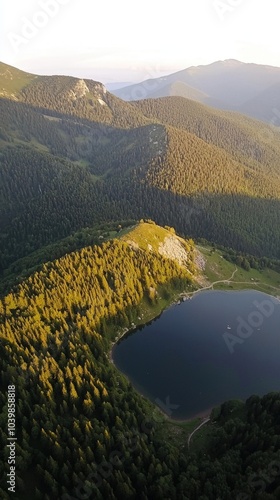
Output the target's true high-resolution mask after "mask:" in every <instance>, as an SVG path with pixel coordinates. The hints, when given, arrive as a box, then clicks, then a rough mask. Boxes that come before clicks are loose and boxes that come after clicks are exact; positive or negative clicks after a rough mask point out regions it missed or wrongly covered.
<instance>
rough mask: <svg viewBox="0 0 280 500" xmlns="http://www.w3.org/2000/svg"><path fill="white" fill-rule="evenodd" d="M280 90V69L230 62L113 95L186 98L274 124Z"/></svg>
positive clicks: (180, 72) (169, 77)
mask: <svg viewBox="0 0 280 500" xmlns="http://www.w3.org/2000/svg"><path fill="white" fill-rule="evenodd" d="M277 86H278V87H277ZM279 86H280V68H277V67H273V66H264V65H260V64H253V63H243V62H240V61H236V60H234V59H228V60H225V61H218V62H215V63H212V64H209V65H205V66H197V67H196V66H192V67H190V68H187V69H184V70H182V71H177V72H176V73H171V74H170V75H166V76H165V77H160V78H154V79H150V80H145V81H144V82H140V83H138V84H135V85H130V86H128V87H125V88H122V89H119V90H114V91H113V93H114V94H115V95H116V96H118V97H120V98H121V99H123V100H126V101H135V100H139V99H148V98H156V97H167V96H182V97H187V98H189V99H193V100H195V101H198V102H201V103H203V104H208V105H209V106H213V107H216V108H219V109H228V110H234V111H239V112H240V113H244V114H247V115H248V116H252V117H254V118H257V119H259V120H264V121H270V120H271V119H272V118H273V108H275V107H276V108H278V109H280V92H276V91H275V92H272V94H270V92H271V91H272V89H273V88H274V89H277V88H279ZM187 89H189V94H188V95H187V92H188V90H187ZM190 89H191V91H190ZM264 95H265V96H266V97H265V99H264Z"/></svg>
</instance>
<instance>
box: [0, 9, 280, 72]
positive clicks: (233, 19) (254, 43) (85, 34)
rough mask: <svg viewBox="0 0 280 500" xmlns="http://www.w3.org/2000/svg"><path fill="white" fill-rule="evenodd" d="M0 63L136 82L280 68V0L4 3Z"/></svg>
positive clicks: (25, 68)
mask: <svg viewBox="0 0 280 500" xmlns="http://www.w3.org/2000/svg"><path fill="white" fill-rule="evenodd" d="M0 6H1V21H0V23H1V25H0V28H1V29H0V33H1V35H0V60H1V61H3V62H5V63H7V64H11V65H14V66H17V67H19V68H20V69H23V70H25V71H30V72H34V73H39V74H71V75H74V76H79V77H89V78H93V79H95V80H100V81H103V82H109V81H136V80H144V79H147V78H153V77H157V76H161V75H162V74H167V73H172V72H174V71H177V70H180V69H184V68H187V67H189V66H193V65H199V64H209V63H211V62H214V61H217V60H223V59H239V60H241V61H243V62H255V63H260V64H270V65H274V66H280V43H279V42H280V40H279V39H280V29H279V19H280V0H172V1H168V2H164V0H141V1H131V0H130V1H128V0H119V1H117V0H107V2H106V1H105V2H101V1H99V2H97V1H94V0H80V1H78V0H11V1H8V0H0Z"/></svg>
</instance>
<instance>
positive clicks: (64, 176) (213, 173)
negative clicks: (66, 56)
mask: <svg viewBox="0 0 280 500" xmlns="http://www.w3.org/2000/svg"><path fill="white" fill-rule="evenodd" d="M6 69H7V71H8V72H11V74H12V78H9V79H7V78H6V77H5V78H4V80H3V82H4V83H3V85H4V86H6V87H5V88H6V94H7V95H8V93H9V92H10V96H12V99H7V95H6V97H5V98H2V99H0V111H1V118H2V120H1V127H0V147H1V152H0V154H1V158H0V162H1V163H0V165H1V168H0V178H1V186H0V216H1V217H0V229H1V236H0V238H1V246H0V261H1V265H0V271H1V270H2V272H3V271H4V270H5V269H6V268H7V267H8V266H9V265H10V264H12V263H13V262H15V261H16V260H17V259H19V258H22V257H24V256H27V255H28V254H30V253H31V252H33V251H35V250H38V249H40V248H43V247H44V246H45V245H49V244H52V243H54V242H59V240H60V239H61V238H65V237H68V236H70V235H71V234H72V233H73V232H75V231H78V230H80V229H82V228H86V227H91V226H93V225H94V224H96V223H100V222H107V221H117V220H125V219H131V218H133V219H140V218H142V217H146V218H152V219H154V220H156V221H157V222H158V223H160V224H163V225H165V224H168V225H171V226H174V227H176V229H177V230H178V231H180V233H181V234H183V235H190V236H194V237H206V238H207V239H208V240H211V241H215V242H218V243H221V244H223V245H225V246H232V247H234V248H236V249H238V250H240V251H245V252H249V253H251V254H255V255H259V256H260V255H267V256H269V257H279V251H280V250H279V248H280V229H279V228H280V211H279V206H280V202H279V195H280V168H279V156H280V147H279V141H278V134H279V133H278V132H277V130H276V129H275V130H274V129H273V130H272V129H271V128H269V133H270V140H269V141H268V140H267V136H266V134H265V133H264V132H266V130H264V128H263V127H264V125H263V124H260V123H259V122H257V121H253V120H251V119H249V118H246V117H243V116H241V115H237V114H234V113H227V112H222V111H217V110H213V109H211V108H209V107H206V106H203V105H201V104H198V103H195V102H193V101H190V100H187V99H184V98H173V97H170V98H162V99H156V100H145V101H140V102H136V103H133V104H129V103H124V102H122V101H121V100H120V99H117V98H116V97H114V96H112V95H110V94H109V93H108V92H106V91H105V89H104V88H103V86H102V84H99V83H96V82H91V81H82V80H79V79H75V78H71V77H56V76H55V77H36V75H35V76H34V75H31V76H30V75H28V74H23V75H22V74H21V73H20V78H21V79H20V82H21V87H20V85H19V83H18V81H17V78H18V77H17V75H18V70H15V69H14V73H13V68H10V67H9V68H6ZM5 71H6V70H5ZM5 71H4V73H5ZM5 74H6V75H7V74H9V75H10V73H5ZM13 74H14V75H15V76H13ZM15 82H17V84H16V87H17V92H16V94H15V93H14V86H15ZM83 82H84V83H83ZM23 101H24V102H23ZM101 101H102V102H101ZM4 274H5V273H4Z"/></svg>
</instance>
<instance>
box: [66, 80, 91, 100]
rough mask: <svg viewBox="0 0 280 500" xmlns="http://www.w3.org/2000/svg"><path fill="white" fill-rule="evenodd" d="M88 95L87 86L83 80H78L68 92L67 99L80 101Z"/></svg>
mask: <svg viewBox="0 0 280 500" xmlns="http://www.w3.org/2000/svg"><path fill="white" fill-rule="evenodd" d="M88 93H89V89H88V86H87V84H86V82H85V81H84V80H78V81H77V83H76V84H75V85H74V87H73V89H71V90H69V93H68V97H69V98H70V99H72V100H74V101H76V99H81V98H82V97H84V96H85V95H86V94H88Z"/></svg>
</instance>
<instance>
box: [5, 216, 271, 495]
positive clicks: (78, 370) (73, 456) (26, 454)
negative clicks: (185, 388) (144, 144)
mask: <svg viewBox="0 0 280 500" xmlns="http://www.w3.org/2000/svg"><path fill="white" fill-rule="evenodd" d="M123 238H124V239H125V240H126V241H124V239H123V240H112V241H108V242H105V243H102V244H100V245H97V246H94V247H87V248H84V249H82V250H81V251H79V252H74V253H71V254H68V255H66V256H65V257H62V258H61V259H59V260H57V261H55V262H53V263H48V264H46V265H44V266H43V268H42V270H41V271H40V272H37V273H35V274H34V275H32V276H31V277H30V278H28V279H27V280H26V281H24V282H23V283H22V284H21V285H19V286H18V287H16V288H14V289H13V290H12V291H11V292H10V293H9V294H7V295H6V296H5V297H4V299H3V300H2V301H0V337H1V343H0V346H1V347H0V349H1V356H0V360H1V361H0V363H1V374H2V377H1V395H0V397H1V401H2V410H1V411H2V413H1V421H2V420H3V421H5V422H6V415H7V407H6V401H7V399H6V388H7V384H9V385H13V384H14V385H16V398H17V439H18V441H17V442H18V446H17V493H16V495H15V498H16V499H18V500H19V499H20V500H25V499H26V500H29V499H30V498H38V499H41V498H44V499H45V500H50V499H53V498H56V499H62V500H69V499H71V500H73V499H75V500H76V499H78V498H84V497H86V496H87V497H88V498H96V499H100V500H103V499H104V498H112V499H129V498H135V499H139V500H140V499H141V500H147V499H151V498H153V499H154V498H155V499H159V500H161V499H162V498H168V499H171V500H172V499H174V500H176V499H183V498H186V497H187V498H189V499H190V500H196V499H197V498H201V499H204V498H205V500H206V499H210V500H212V499H213V500H214V499H217V498H219V497H221V498H223V499H225V500H230V499H231V498H232V496H234V497H238V495H243V496H242V498H243V497H244V495H245V497H246V495H247V496H248V497H249V498H252V495H253V494H255V492H256V491H257V487H259V486H260V485H259V484H258V485H257V484H256V481H257V480H258V479H259V477H260V475H262V473H263V471H266V479H265V481H263V482H262V489H261V492H262V495H265V496H263V497H262V498H267V499H268V500H269V499H270V498H277V494H278V495H279V486H280V484H279V475H278V473H279V465H278V464H279V459H280V457H279V439H280V438H279V425H280V422H279V404H280V400H279V397H280V396H279V393H274V394H270V395H267V396H265V397H263V398H259V397H257V396H254V397H252V398H250V399H249V400H248V401H247V402H246V404H244V403H241V402H233V403H230V402H228V403H225V404H223V405H222V406H221V407H220V408H218V409H217V410H215V412H214V413H213V415H212V417H211V418H212V421H213V424H212V426H211V429H210V431H209V439H208V441H207V444H206V445H205V446H204V447H202V448H201V450H200V451H197V452H195V453H193V452H192V451H191V452H189V451H188V449H187V446H186V440H182V439H181V440H180V441H178V440H177V441H174V433H175V435H178V433H179V432H180V429H178V427H172V426H171V427H170V426H167V423H166V421H165V419H163V418H162V417H161V416H160V414H159V413H158V412H157V411H156V410H155V409H154V408H153V406H152V405H151V404H150V403H149V402H147V401H145V400H144V399H143V398H142V397H141V396H140V395H139V394H137V393H136V391H135V390H134V389H133V388H132V386H131V385H130V383H128V381H127V379H126V378H125V377H124V376H123V375H122V374H120V373H119V372H118V371H117V370H116V369H115V367H114V366H113V365H112V363H110V360H109V348H110V345H111V340H112V339H114V338H115V336H116V335H117V333H118V332H119V329H120V327H121V328H122V327H124V328H125V327H128V326H129V325H131V323H132V322H133V321H137V320H138V317H139V315H140V316H141V315H142V313H143V307H144V309H146V308H147V307H149V306H151V305H152V304H153V303H156V302H157V301H158V300H160V296H162V295H164V296H168V295H169V293H170V291H172V290H174V289H176V290H177V291H178V290H180V289H183V288H184V289H186V287H188V286H189V285H191V281H192V275H193V273H194V272H195V267H194V262H193V257H194V252H193V251H194V246H193V242H191V241H186V242H182V240H181V239H179V240H178V244H179V245H184V249H185V252H186V254H187V255H188V262H187V264H186V262H185V263H184V264H183V265H182V264H181V265H179V263H178V262H177V261H176V260H174V259H170V258H167V257H166V256H163V255H161V254H160V252H159V248H160V247H161V245H162V244H163V243H164V241H165V239H166V238H176V236H175V234H174V231H172V230H170V229H163V228H159V227H157V226H155V225H154V224H151V223H150V224H148V225H147V224H145V223H141V224H140V225H138V226H136V227H134V228H132V229H131V230H130V231H129V232H128V233H127V234H126V235H125V236H124V237H123ZM156 290H157V291H158V294H156V293H155V291H156ZM187 383H188V382H187ZM189 383H191V381H189ZM5 429H6V426H4V425H3V426H1V427H0V440H1V444H2V446H1V454H3V456H2V458H3V460H1V462H0V463H1V472H2V476H3V477H5V473H6V470H5V465H4V464H6V463H7V460H6V454H7V448H6V446H5V444H6V439H7V436H6V434H5ZM163 436H165V437H163ZM260 456H261V463H260ZM271 464H273V465H271ZM277 466H278V468H277ZM267 478H268V479H267ZM0 488H2V489H0V494H1V498H3V500H8V497H7V495H6V483H5V484H4V483H2V482H1V485H0ZM246 498H247V497H246Z"/></svg>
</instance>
